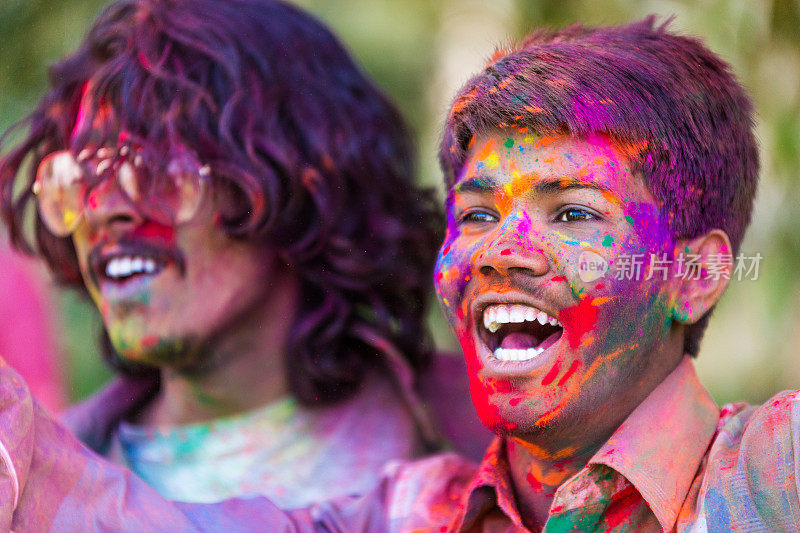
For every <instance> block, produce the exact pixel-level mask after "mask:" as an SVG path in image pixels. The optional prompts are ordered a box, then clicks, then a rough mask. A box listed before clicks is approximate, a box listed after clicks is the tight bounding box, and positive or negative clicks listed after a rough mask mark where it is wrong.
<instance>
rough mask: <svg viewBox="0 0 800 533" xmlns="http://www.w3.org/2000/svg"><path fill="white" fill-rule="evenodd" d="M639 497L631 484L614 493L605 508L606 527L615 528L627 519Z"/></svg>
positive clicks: (636, 504) (636, 505)
mask: <svg viewBox="0 0 800 533" xmlns="http://www.w3.org/2000/svg"><path fill="white" fill-rule="evenodd" d="M641 499H642V497H641V495H640V494H639V491H637V490H636V488H635V487H634V486H633V485H629V486H628V487H626V488H624V489H623V490H621V491H620V492H618V493H616V494H615V495H614V496H613V497H612V498H611V503H609V504H608V507H607V508H606V513H605V519H606V524H607V527H608V529H615V528H616V527H617V526H619V525H620V524H622V523H623V522H625V521H626V520H629V519H630V518H631V515H632V514H633V511H634V509H636V508H637V507H638V504H639V503H640V502H641Z"/></svg>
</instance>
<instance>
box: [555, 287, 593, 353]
mask: <svg viewBox="0 0 800 533" xmlns="http://www.w3.org/2000/svg"><path fill="white" fill-rule="evenodd" d="M558 320H559V321H560V322H561V323H562V324H564V333H566V335H567V341H568V342H569V346H570V348H572V349H573V350H574V349H575V348H577V347H578V346H580V342H581V337H583V336H584V335H585V334H586V333H588V332H589V331H591V330H592V328H594V325H595V322H596V321H597V307H596V306H595V305H594V303H593V301H592V300H590V299H589V298H582V299H581V301H580V302H579V303H578V305H575V306H572V307H567V308H566V309H562V310H561V312H560V313H559V314H558Z"/></svg>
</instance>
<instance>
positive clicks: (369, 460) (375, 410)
mask: <svg viewBox="0 0 800 533" xmlns="http://www.w3.org/2000/svg"><path fill="white" fill-rule="evenodd" d="M116 444H118V446H115V447H114V449H113V450H112V453H111V454H110V456H111V457H112V458H114V459H115V460H117V461H118V462H120V463H121V464H124V465H126V466H128V467H129V468H130V469H131V470H132V471H133V472H134V473H135V474H137V475H138V476H139V477H141V478H142V479H143V480H144V481H146V482H147V483H148V484H150V486H152V487H153V488H155V489H156V490H157V491H158V492H159V493H160V494H161V495H162V496H164V497H166V498H167V499H170V500H179V501H192V502H218V501H221V500H226V499H229V498H233V497H237V496H251V495H264V496H267V497H269V498H270V499H271V500H272V501H273V502H275V504H276V505H278V506H279V507H283V508H289V509H291V508H295V507H307V506H308V505H310V504H312V503H313V502H316V501H323V500H329V499H332V498H336V497H340V496H348V495H351V494H364V493H366V492H368V491H369V490H370V489H372V488H373V487H374V486H375V484H376V483H377V482H378V478H379V476H380V473H381V471H382V469H383V466H384V465H385V464H386V463H387V462H388V461H389V460H397V459H412V458H414V457H416V456H417V455H418V448H419V443H418V439H417V437H416V428H415V426H414V421H413V420H412V418H411V416H410V415H409V413H408V409H406V407H405V406H404V405H403V404H402V402H401V401H400V398H399V397H398V395H397V394H396V393H395V392H394V390H393V389H392V387H391V386H390V385H389V383H388V382H386V380H383V379H379V378H378V377H375V378H374V379H371V380H369V383H368V385H367V387H366V388H365V390H362V391H361V393H360V394H358V395H357V396H356V397H355V398H353V399H351V400H349V401H346V402H342V403H340V404H338V405H335V406H328V407H325V408H322V409H312V408H307V407H303V406H301V405H298V402H297V400H295V399H294V398H292V397H286V398H283V399H281V400H278V401H276V402H274V403H271V404H269V405H267V406H264V407H261V408H259V409H255V410H253V411H250V412H246V413H243V414H239V415H235V416H230V417H225V418H218V419H215V420H212V421H209V422H203V423H197V424H189V425H183V426H173V427H161V428H157V427H148V426H138V425H133V424H130V423H127V422H121V423H120V426H119V430H118V432H117V442H116Z"/></svg>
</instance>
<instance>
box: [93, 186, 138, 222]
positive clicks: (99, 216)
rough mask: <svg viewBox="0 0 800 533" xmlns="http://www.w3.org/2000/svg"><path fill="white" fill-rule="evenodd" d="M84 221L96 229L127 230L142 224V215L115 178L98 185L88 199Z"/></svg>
mask: <svg viewBox="0 0 800 533" xmlns="http://www.w3.org/2000/svg"><path fill="white" fill-rule="evenodd" d="M84 219H85V220H86V222H87V223H88V225H89V226H91V227H92V228H94V229H99V228H106V229H111V228H121V229H127V228H130V227H132V226H135V225H137V224H139V223H140V222H141V215H140V214H139V212H138V211H137V210H136V209H135V208H134V206H133V205H132V204H131V202H130V200H128V198H127V197H126V196H125V194H124V193H123V192H122V189H120V186H119V183H118V182H117V180H116V178H115V177H109V178H108V179H105V180H103V181H101V182H100V183H98V184H97V186H95V187H94V188H93V189H92V190H91V191H89V194H88V195H87V197H86V202H85V204H84Z"/></svg>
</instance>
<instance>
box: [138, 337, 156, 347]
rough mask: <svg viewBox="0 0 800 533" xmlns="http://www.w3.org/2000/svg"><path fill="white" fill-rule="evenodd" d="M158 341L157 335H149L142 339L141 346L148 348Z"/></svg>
mask: <svg viewBox="0 0 800 533" xmlns="http://www.w3.org/2000/svg"><path fill="white" fill-rule="evenodd" d="M157 343H158V337H156V336H155V335H149V336H147V337H145V338H143V339H142V347H143V348H150V347H151V346H155V345H156V344H157Z"/></svg>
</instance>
